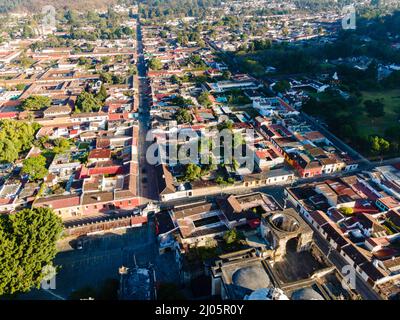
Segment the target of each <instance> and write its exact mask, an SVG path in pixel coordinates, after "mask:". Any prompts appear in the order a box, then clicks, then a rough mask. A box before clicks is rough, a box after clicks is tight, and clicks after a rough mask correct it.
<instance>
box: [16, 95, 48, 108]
mask: <svg viewBox="0 0 400 320" xmlns="http://www.w3.org/2000/svg"><path fill="white" fill-rule="evenodd" d="M50 105H51V98H49V97H46V96H30V97H29V98H27V99H25V100H24V102H23V103H22V108H23V109H24V110H29V111H37V110H42V109H44V108H48V107H50Z"/></svg>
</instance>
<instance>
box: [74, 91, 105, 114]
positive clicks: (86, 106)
mask: <svg viewBox="0 0 400 320" xmlns="http://www.w3.org/2000/svg"><path fill="white" fill-rule="evenodd" d="M101 104H102V103H101V101H99V99H97V98H96V97H95V96H94V95H93V94H92V93H90V92H86V91H83V92H82V93H81V94H80V95H79V96H78V98H77V99H76V105H75V112H77V113H80V112H85V113H86V112H94V111H99V109H100V106H101Z"/></svg>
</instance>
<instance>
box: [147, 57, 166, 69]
mask: <svg viewBox="0 0 400 320" xmlns="http://www.w3.org/2000/svg"><path fill="white" fill-rule="evenodd" d="M162 67H163V64H162V62H161V60H160V59H158V58H152V59H150V61H149V68H150V69H152V70H161V69H162Z"/></svg>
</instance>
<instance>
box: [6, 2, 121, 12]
mask: <svg viewBox="0 0 400 320" xmlns="http://www.w3.org/2000/svg"><path fill="white" fill-rule="evenodd" d="M116 2H117V0H0V13H2V12H9V11H27V12H40V11H41V9H42V7H44V6H46V5H52V6H54V7H55V8H56V9H57V8H65V7H69V8H72V9H77V10H87V9H103V8H107V6H109V5H112V4H115V3H116Z"/></svg>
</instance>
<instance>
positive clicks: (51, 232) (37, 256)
mask: <svg viewBox="0 0 400 320" xmlns="http://www.w3.org/2000/svg"><path fill="white" fill-rule="evenodd" d="M61 231H62V222H61V219H60V218H59V217H58V216H56V215H55V214H54V213H53V211H52V210H51V209H49V208H33V209H24V210H22V211H19V212H17V213H15V214H10V215H2V216H0V296H1V295H13V294H16V293H18V292H28V291H29V290H30V289H32V288H33V287H36V288H38V287H39V285H40V282H41V281H42V279H43V277H44V276H45V275H46V273H44V272H43V270H44V268H45V267H46V266H49V265H51V264H52V260H53V259H54V257H55V255H56V253H57V249H56V241H57V240H58V239H59V237H60V234H61Z"/></svg>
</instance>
